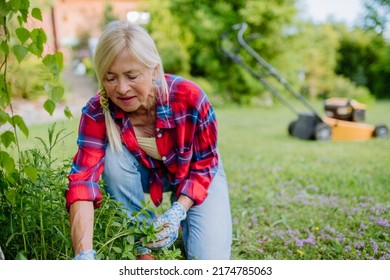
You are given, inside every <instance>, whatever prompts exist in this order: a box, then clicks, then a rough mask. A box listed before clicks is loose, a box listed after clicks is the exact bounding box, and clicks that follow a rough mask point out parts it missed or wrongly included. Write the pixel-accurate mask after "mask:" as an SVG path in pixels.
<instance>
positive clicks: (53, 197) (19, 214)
mask: <svg viewBox="0 0 390 280" xmlns="http://www.w3.org/2000/svg"><path fill="white" fill-rule="evenodd" d="M68 135H69V133H68V134H67V133H66V130H65V129H60V130H56V123H54V124H52V125H51V126H50V127H49V128H48V138H47V139H43V138H40V137H39V138H37V139H38V143H40V145H39V147H38V146H37V147H35V148H33V149H29V150H27V151H25V152H23V160H24V164H23V167H24V169H23V170H22V172H20V173H19V176H20V178H18V180H14V181H12V182H11V181H9V180H7V179H6V178H5V177H4V176H1V177H0V178H1V179H0V191H1V193H2V196H0V213H1V214H0V228H1V231H0V244H2V245H3V246H2V249H3V251H4V253H5V255H6V256H7V258H9V259H14V258H15V259H38V260H47V259H55V260H56V259H71V258H73V249H72V243H71V239H70V227H69V218H68V217H69V214H68V213H67V211H66V209H65V197H64V191H65V189H66V185H67V179H66V178H67V174H68V170H70V159H68V160H65V161H63V162H58V159H57V158H56V157H55V156H54V155H53V151H54V150H55V148H56V146H58V145H60V144H61V143H62V141H63V140H64V139H65V138H66V137H67V136H68ZM1 175H3V174H1ZM102 191H103V188H102ZM103 197H104V199H103V203H102V205H101V207H100V208H99V209H97V210H96V213H95V217H96V218H95V223H94V247H95V248H96V249H97V258H98V259H111V260H120V259H135V256H136V255H137V247H138V246H144V245H145V244H146V243H148V242H151V241H153V240H155V239H156V236H155V233H156V230H159V229H155V228H154V227H153V225H149V224H147V223H145V222H141V221H140V219H138V217H139V215H141V214H143V215H146V216H148V215H149V214H148V213H149V212H150V211H152V210H151V209H150V207H149V206H148V204H147V203H146V202H145V203H144V209H142V210H141V211H140V212H138V213H133V216H132V217H131V218H129V217H127V215H126V214H125V212H124V211H123V208H122V206H121V205H119V204H118V202H116V201H115V200H112V199H110V197H109V196H108V195H106V194H105V193H104V191H103ZM154 253H155V254H156V256H157V258H158V259H160V260H161V259H180V258H181V257H182V255H181V251H180V249H179V248H173V249H163V250H159V251H156V252H154Z"/></svg>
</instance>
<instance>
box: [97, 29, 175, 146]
mask: <svg viewBox="0 0 390 280" xmlns="http://www.w3.org/2000/svg"><path fill="white" fill-rule="evenodd" d="M124 49H127V50H129V52H130V53H131V54H133V55H134V57H135V58H136V59H137V60H139V62H140V63H142V64H143V65H145V66H146V67H148V68H150V69H154V70H155V72H156V77H155V80H156V82H155V83H154V85H155V87H156V95H157V98H159V99H160V100H161V101H166V102H168V99H169V97H168V86H167V83H166V81H165V78H164V69H163V65H162V61H161V57H160V55H159V53H158V51H157V47H156V44H155V42H154V40H153V39H152V37H151V36H150V35H149V33H148V32H147V31H146V30H145V29H144V28H143V27H141V26H139V25H136V24H133V23H130V22H128V21H112V22H110V23H109V24H108V25H107V27H106V29H105V30H104V31H103V33H102V35H101V36H100V39H99V42H98V44H97V46H96V50H95V54H94V58H93V64H94V69H95V73H96V76H97V78H98V81H99V85H100V103H101V105H102V108H103V112H104V116H105V122H106V131H107V137H108V141H109V144H110V145H111V147H112V148H113V150H116V151H122V141H121V135H120V131H119V129H118V127H117V125H116V124H115V121H114V119H113V118H112V116H111V112H110V109H109V106H108V105H109V99H108V94H107V91H106V89H105V88H104V85H103V81H104V79H105V77H106V74H107V72H108V70H109V69H110V67H111V65H112V63H113V62H114V60H115V58H116V56H117V55H118V54H119V53H120V52H121V51H122V50H124Z"/></svg>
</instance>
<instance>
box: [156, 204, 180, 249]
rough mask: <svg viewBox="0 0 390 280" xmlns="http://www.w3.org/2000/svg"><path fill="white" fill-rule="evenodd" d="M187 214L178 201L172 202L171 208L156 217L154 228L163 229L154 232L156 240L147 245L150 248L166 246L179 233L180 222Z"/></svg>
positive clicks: (173, 240)
mask: <svg viewBox="0 0 390 280" xmlns="http://www.w3.org/2000/svg"><path fill="white" fill-rule="evenodd" d="M186 216H187V212H186V209H184V207H183V205H181V204H180V203H179V202H174V203H173V204H172V206H171V208H169V209H168V211H166V212H165V213H164V214H162V215H161V216H160V217H158V218H157V219H156V220H155V221H154V222H153V225H154V227H155V228H158V227H163V230H161V231H160V232H158V233H157V234H156V236H157V240H156V241H155V242H154V243H150V245H148V247H149V248H151V249H159V248H164V247H165V248H168V247H170V246H171V245H172V244H173V242H175V240H176V239H177V237H178V235H179V227H180V222H181V221H182V220H184V219H185V218H186Z"/></svg>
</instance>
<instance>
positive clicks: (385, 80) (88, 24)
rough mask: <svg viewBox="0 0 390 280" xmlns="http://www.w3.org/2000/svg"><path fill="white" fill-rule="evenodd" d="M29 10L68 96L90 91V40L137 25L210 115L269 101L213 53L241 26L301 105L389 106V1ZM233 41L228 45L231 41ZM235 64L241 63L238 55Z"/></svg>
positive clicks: (98, 2)
mask: <svg viewBox="0 0 390 280" xmlns="http://www.w3.org/2000/svg"><path fill="white" fill-rule="evenodd" d="M31 2H32V3H31V6H37V7H39V8H40V9H41V10H42V14H43V21H42V22H39V21H32V22H31V24H33V25H35V26H39V25H41V26H42V28H43V29H44V30H45V32H46V34H47V37H48V38H47V45H46V52H49V53H50V52H55V51H61V52H63V54H64V59H65V65H66V66H67V67H66V69H67V71H70V72H66V71H65V74H64V77H65V81H64V83H65V88H68V91H69V92H70V93H71V92H72V89H74V88H75V84H74V83H76V82H77V81H76V80H75V78H74V77H75V76H79V77H80V76H81V77H85V76H86V77H87V78H85V79H84V78H83V79H81V80H82V81H83V82H87V83H88V88H91V85H94V83H93V80H94V73H93V68H92V63H91V57H92V55H93V51H94V47H95V44H96V41H97V38H98V37H99V35H100V33H101V31H102V29H103V27H104V26H105V25H106V24H107V23H108V22H110V21H111V20H114V19H127V20H129V21H132V22H136V23H139V24H141V25H143V26H144V27H145V28H146V29H147V30H148V31H149V32H150V33H151V35H152V37H153V38H154V39H155V41H156V43H157V46H158V49H159V51H160V54H161V55H162V58H163V62H164V67H165V70H166V72H169V73H175V74H180V75H184V76H186V77H188V78H192V79H194V80H195V81H196V82H198V83H199V84H200V85H201V86H202V87H203V88H204V90H205V91H206V92H207V94H208V95H209V97H210V99H211V100H212V102H213V103H214V105H215V106H219V105H224V104H231V103H235V104H244V105H259V104H263V105H270V104H273V102H274V100H273V97H272V95H271V94H269V93H268V92H267V91H266V90H265V89H264V88H263V87H262V86H261V84H260V83H258V81H257V80H256V79H254V78H253V77H252V76H251V75H250V74H248V73H247V72H245V71H244V70H243V69H242V68H241V67H240V66H238V65H236V64H235V63H233V62H232V61H231V60H230V59H228V58H227V57H226V56H225V55H224V54H223V52H222V51H221V48H220V45H221V39H220V36H221V35H222V34H223V33H224V32H225V31H226V30H228V29H229V28H231V27H232V26H233V25H235V24H237V23H241V22H246V23H247V24H248V30H247V31H246V33H245V36H247V38H251V40H250V45H251V47H252V48H253V49H254V50H255V51H256V52H258V53H259V54H260V55H261V56H262V57H263V58H264V59H266V60H267V61H268V62H269V63H270V64H271V65H273V66H274V67H275V68H276V69H278V71H279V72H281V75H282V76H284V77H285V78H286V79H287V80H288V81H289V82H290V83H292V85H293V86H294V87H295V88H297V89H298V90H299V91H300V92H301V93H302V94H303V95H304V96H305V97H307V98H309V99H312V100H314V99H321V98H328V97H332V96H338V97H349V98H354V99H357V100H358V101H361V102H363V103H365V104H370V103H372V102H374V100H377V99H388V98H390V91H389V88H390V84H389V83H390V67H389V65H390V44H389V37H388V36H386V34H389V31H388V21H389V14H390V13H389V10H390V1H386V0H348V1H319V0H280V1H268V0H254V1H251V0H231V1H226V0H213V1H211V0H199V1H192V0H163V1H160V0H138V1H137V0H133V1H132V0H112V1H106V0H33V1H31ZM253 34H254V35H255V36H252V35H253ZM232 36H234V34H233V35H232ZM231 40H232V42H233V43H234V41H235V39H234V37H232V38H231ZM243 58H244V59H246V58H248V59H249V57H245V54H244V56H243ZM32 60H33V59H32ZM34 63H36V62H34V61H31V63H30V64H31V65H30V67H29V65H24V66H23V69H19V71H21V72H23V73H24V75H22V76H25V77H29V79H26V81H25V82H24V83H25V84H24V85H22V81H18V83H19V84H20V85H19V88H20V93H19V95H20V96H23V97H24V98H27V99H34V98H36V95H39V94H40V90H33V91H32V90H31V87H35V88H38V89H39V88H40V87H41V88H43V86H41V85H39V84H38V85H37V84H35V85H30V84H29V83H32V81H34V83H39V82H36V79H30V78H31V77H32V76H33V75H41V76H42V73H38V72H37V71H36V67H35V65H34ZM248 63H249V64H251V63H253V62H251V61H248ZM25 64H27V63H25ZM26 72H27V73H26ZM69 77H70V78H69ZM76 79H77V78H76ZM39 80H40V81H42V80H44V79H42V78H41V79H38V81H39ZM41 83H42V84H43V83H44V81H42V82H41ZM72 84H73V86H72ZM95 90H96V85H95V88H93V87H92V88H91V91H92V92H93V91H95ZM42 94H45V92H44V90H42ZM17 95H18V94H14V96H17ZM32 95H34V96H32ZM76 95H77V94H76ZM66 96H67V95H66V94H65V98H66ZM68 96H69V94H68ZM68 98H69V97H68Z"/></svg>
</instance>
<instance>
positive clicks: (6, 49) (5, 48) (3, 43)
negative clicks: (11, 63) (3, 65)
mask: <svg viewBox="0 0 390 280" xmlns="http://www.w3.org/2000/svg"><path fill="white" fill-rule="evenodd" d="M0 49H1V51H2V52H3V53H4V54H5V55H7V54H8V53H9V47H8V44H7V41H4V40H1V44H0Z"/></svg>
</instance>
